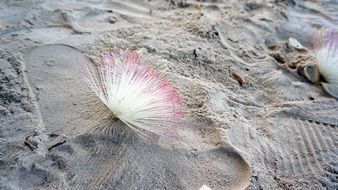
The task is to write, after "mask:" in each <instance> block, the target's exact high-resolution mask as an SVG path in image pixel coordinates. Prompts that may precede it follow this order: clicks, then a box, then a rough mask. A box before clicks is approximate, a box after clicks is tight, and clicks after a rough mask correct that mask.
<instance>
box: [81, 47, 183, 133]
mask: <svg viewBox="0 0 338 190" xmlns="http://www.w3.org/2000/svg"><path fill="white" fill-rule="evenodd" d="M100 58H101V61H100V63H99V65H98V66H97V68H96V67H93V66H90V65H88V66H86V67H85V69H84V72H83V76H84V77H85V79H86V81H87V84H88V85H89V87H90V89H91V90H92V91H93V92H94V93H95V95H96V96H97V97H98V98H99V99H100V101H101V102H102V103H103V104H104V105H105V106H106V107H107V108H108V109H109V110H110V112H111V116H112V118H118V119H119V120H121V121H122V122H124V123H125V124H126V125H127V126H128V127H130V128H131V129H132V130H133V131H135V132H136V133H138V134H140V135H141V136H143V135H144V134H145V132H151V133H154V134H157V135H160V136H164V137H174V138H176V137H178V133H177V130H176V129H177V127H179V125H180V122H181V119H182V117H183V110H182V107H181V100H180V97H179V95H178V93H177V91H176V90H175V88H174V86H173V85H172V84H171V83H170V82H169V81H168V80H167V79H166V78H165V76H164V73H163V72H162V71H161V70H159V69H156V68H155V67H154V66H153V65H151V64H149V63H146V62H145V61H144V60H143V59H142V58H141V57H140V56H139V54H137V53H136V52H132V51H129V50H126V51H118V52H115V53H111V52H107V53H103V54H102V55H101V57H100ZM94 114H95V113H94ZM109 127H113V126H109ZM145 136H146V135H145Z"/></svg>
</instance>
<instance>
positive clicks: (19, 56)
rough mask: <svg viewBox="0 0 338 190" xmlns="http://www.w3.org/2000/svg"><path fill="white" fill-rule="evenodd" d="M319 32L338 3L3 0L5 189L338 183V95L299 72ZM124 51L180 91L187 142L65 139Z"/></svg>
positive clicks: (0, 156)
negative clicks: (92, 68) (93, 69)
mask: <svg viewBox="0 0 338 190" xmlns="http://www.w3.org/2000/svg"><path fill="white" fill-rule="evenodd" d="M322 27H325V28H328V29H330V30H334V31H338V3H337V2H336V1H335V0H331V1H330V0H325V1H315V0H307V1H300V0H242V1H235V0H224V1H221V0H199V1H198V0H196V1H193V0H187V1H181V0H170V1H164V0H159V1H155V0H151V1H150V0H149V1H148V0H143V1H141V0H140V1H136V0H126V1H114V0H111V1H110V0H101V1H99V0H83V1H74V0H59V1H54V0H49V1H48V0H45V1H44V0H26V1H14V0H13V1H12V0H7V1H1V2H0V189H4V190H5V189H123V190H124V189H126V190H127V189H149V190H153V189H170V190H171V189H189V190H190V189H203V190H206V189H213V190H219V189H338V149H337V147H338V136H337V132H338V127H337V126H338V102H337V100H335V99H334V98H332V97H330V95H328V94H327V93H326V92H325V91H324V90H323V88H322V87H321V85H320V84H313V83H311V82H309V81H308V80H306V79H305V78H304V77H303V76H301V75H299V74H298V72H297V67H298V66H299V65H304V64H309V63H314V62H315V60H314V57H313V52H312V51H311V49H313V47H312V44H311V36H312V35H313V33H314V32H315V31H316V30H318V29H320V28H322ZM290 37H293V38H295V39H297V40H298V41H299V42H300V43H301V44H303V45H304V47H305V49H306V50H297V48H294V47H292V44H291V45H290V44H289V43H288V39H289V38H290ZM119 49H132V50H136V51H138V52H139V53H140V54H142V55H143V57H144V58H146V59H147V60H149V61H151V62H153V63H154V64H156V65H158V66H162V67H163V68H164V69H165V70H166V72H167V74H168V77H169V78H170V79H171V80H172V81H173V83H174V84H175V86H177V88H178V90H179V91H180V93H181V94H182V97H183V99H184V103H185V107H186V110H187V111H188V114H187V115H186V117H185V119H184V122H183V126H182V128H181V129H180V131H179V132H180V134H181V140H179V141H172V140H168V139H161V138H160V139H159V141H158V142H157V143H150V142H147V141H144V140H143V139H141V138H138V137H137V136H135V135H130V136H122V137H118V139H116V136H103V135H98V134H81V135H76V134H75V136H73V135H71V133H68V131H72V130H68V129H74V128H75V129H76V128H78V126H92V125H94V124H95V122H96V120H95V119H93V118H88V117H85V114H84V112H85V110H86V109H87V112H88V111H89V112H95V110H88V109H89V108H88V106H86V103H85V102H86V101H85V100H86V96H87V94H86V93H85V92H88V87H87V85H86V84H85V82H84V80H83V78H82V76H81V74H80V67H81V64H85V63H87V62H94V63H95V62H96V61H97V58H98V55H99V53H100V52H102V51H108V50H112V51H114V50H119ZM239 78H241V79H242V82H243V84H242V85H240V82H239V80H240V79H239ZM94 115H95V114H94ZM116 125H123V124H121V123H117V124H116Z"/></svg>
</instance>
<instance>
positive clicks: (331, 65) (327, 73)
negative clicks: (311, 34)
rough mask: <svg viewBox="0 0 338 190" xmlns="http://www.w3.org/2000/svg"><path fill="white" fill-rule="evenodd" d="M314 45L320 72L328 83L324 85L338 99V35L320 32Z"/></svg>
mask: <svg viewBox="0 0 338 190" xmlns="http://www.w3.org/2000/svg"><path fill="white" fill-rule="evenodd" d="M314 45H315V54H316V57H317V65H318V70H319V72H320V74H321V75H322V76H323V78H324V79H325V81H326V82H322V85H323V87H324V89H325V90H326V91H327V92H328V93H329V94H331V95H332V96H333V97H335V98H338V33H332V32H326V31H322V32H318V34H317V36H316V38H315V40H314Z"/></svg>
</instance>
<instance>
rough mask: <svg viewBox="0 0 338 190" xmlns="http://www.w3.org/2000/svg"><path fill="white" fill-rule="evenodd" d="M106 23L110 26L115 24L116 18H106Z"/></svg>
mask: <svg viewBox="0 0 338 190" xmlns="http://www.w3.org/2000/svg"><path fill="white" fill-rule="evenodd" d="M107 20H108V22H109V23H111V24H114V23H116V22H117V18H116V17H115V16H109V17H108V18H107Z"/></svg>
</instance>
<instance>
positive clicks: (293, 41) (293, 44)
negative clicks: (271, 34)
mask: <svg viewBox="0 0 338 190" xmlns="http://www.w3.org/2000/svg"><path fill="white" fill-rule="evenodd" d="M288 46H289V47H291V48H294V49H296V50H300V51H306V50H307V49H306V48H305V47H304V46H303V45H302V44H301V43H300V42H298V40H296V39H295V38H289V40H288Z"/></svg>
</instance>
